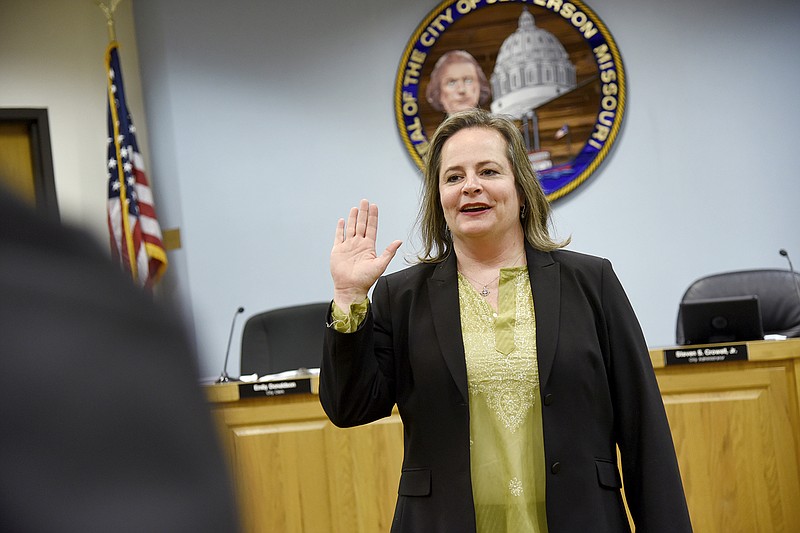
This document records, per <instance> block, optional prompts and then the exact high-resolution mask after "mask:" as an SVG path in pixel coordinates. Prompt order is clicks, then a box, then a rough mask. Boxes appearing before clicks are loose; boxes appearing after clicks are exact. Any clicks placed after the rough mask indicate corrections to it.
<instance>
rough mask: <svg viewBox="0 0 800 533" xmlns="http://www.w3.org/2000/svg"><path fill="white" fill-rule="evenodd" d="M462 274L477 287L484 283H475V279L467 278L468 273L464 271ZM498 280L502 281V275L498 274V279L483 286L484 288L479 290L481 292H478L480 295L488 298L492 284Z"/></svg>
mask: <svg viewBox="0 0 800 533" xmlns="http://www.w3.org/2000/svg"><path fill="white" fill-rule="evenodd" d="M461 273H462V274H464V277H465V278H467V279H468V280H470V281H471V282H472V283H474V284H476V285H483V283H479V282H477V281H475V280H474V279H472V278H471V277H469V276H467V274H466V273H464V272H463V271H461ZM497 279H500V274H498V275H497V277H496V278H494V279H493V280H492V281H490V282H489V283H487V284H486V285H483V288H482V289H481V290H479V291H478V294H480V295H481V296H483V297H484V298H486V297H487V296H489V292H490V291H489V285H491V284H492V283H494V282H495V280H497Z"/></svg>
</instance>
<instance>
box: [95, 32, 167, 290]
mask: <svg viewBox="0 0 800 533" xmlns="http://www.w3.org/2000/svg"><path fill="white" fill-rule="evenodd" d="M118 46H119V45H118V44H117V42H116V41H112V42H111V43H110V44H109V45H108V49H107V50H106V72H107V73H108V164H107V167H108V230H109V232H110V235H111V253H112V255H113V257H114V259H115V260H116V261H117V262H118V263H119V264H120V266H121V267H122V269H123V270H125V271H126V272H128V273H130V275H131V277H132V278H133V280H134V282H135V283H137V284H139V285H140V286H142V287H147V288H152V287H153V285H155V283H157V282H158V280H159V279H160V278H161V276H162V275H163V274H164V271H166V269H167V254H166V252H165V251H164V244H163V242H162V236H161V227H160V226H159V224H158V219H157V218H156V211H155V208H154V206H153V191H152V190H151V189H150V184H149V183H148V181H147V176H146V175H145V173H144V161H143V160H142V156H141V154H140V153H139V147H138V145H137V144H136V128H134V126H133V119H132V118H131V115H130V113H129V112H128V106H127V104H126V103H125V89H124V88H123V84H122V70H121V68H120V63H119V52H118V50H117V49H118ZM123 213H124V214H126V215H127V216H123Z"/></svg>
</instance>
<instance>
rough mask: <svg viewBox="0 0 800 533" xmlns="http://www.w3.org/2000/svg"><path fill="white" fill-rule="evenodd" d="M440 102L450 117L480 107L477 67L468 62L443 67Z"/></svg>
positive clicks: (479, 85)
mask: <svg viewBox="0 0 800 533" xmlns="http://www.w3.org/2000/svg"><path fill="white" fill-rule="evenodd" d="M439 89H440V91H441V97H440V101H441V104H442V107H443V108H444V110H445V112H446V113H447V114H448V115H452V114H453V113H456V112H457V111H464V110H465V109H472V108H473V107H478V100H479V99H480V94H481V84H480V80H478V71H477V70H476V69H475V65H473V64H472V63H469V62H466V61H459V62H457V63H450V64H449V65H445V66H444V67H442V81H441V84H440V87H439Z"/></svg>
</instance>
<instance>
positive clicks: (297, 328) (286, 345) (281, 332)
mask: <svg viewBox="0 0 800 533" xmlns="http://www.w3.org/2000/svg"><path fill="white" fill-rule="evenodd" d="M329 306H330V303H329V302H319V303H312V304H306V305H296V306H292V307H283V308H281V309H272V310H270V311H265V312H263V313H258V314H255V315H253V316H251V317H250V318H248V319H247V322H246V323H245V325H244V330H243V331H242V353H241V374H242V375H247V374H258V375H259V376H263V375H266V374H275V373H278V372H283V371H286V370H297V369H299V368H319V365H320V362H321V361H322V339H323V336H324V334H325V319H326V317H327V313H328V307H329Z"/></svg>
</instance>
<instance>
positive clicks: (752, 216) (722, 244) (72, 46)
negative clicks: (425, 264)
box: [0, 0, 800, 376]
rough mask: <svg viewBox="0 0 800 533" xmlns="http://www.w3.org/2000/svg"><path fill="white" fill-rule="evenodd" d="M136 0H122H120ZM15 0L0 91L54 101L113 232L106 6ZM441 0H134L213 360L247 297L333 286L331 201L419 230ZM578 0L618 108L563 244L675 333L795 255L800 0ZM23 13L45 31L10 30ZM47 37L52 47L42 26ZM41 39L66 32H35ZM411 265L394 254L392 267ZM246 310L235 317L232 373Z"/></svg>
mask: <svg viewBox="0 0 800 533" xmlns="http://www.w3.org/2000/svg"><path fill="white" fill-rule="evenodd" d="M131 1H132V0H123V2H122V3H121V4H120V8H119V10H121V11H122V12H123V13H124V12H125V9H128V10H130V9H131V7H130V6H131ZM8 4H9V1H8V0H3V3H2V4H0V5H2V17H0V45H2V46H0V65H2V70H0V105H2V106H4V107H11V106H14V105H20V104H22V103H30V102H33V101H34V100H35V101H37V102H44V105H51V126H53V128H54V130H55V128H56V126H55V125H54V124H53V122H54V117H55V118H57V119H58V122H59V125H60V126H59V127H60V128H62V129H59V130H58V131H54V137H55V138H54V157H55V158H56V181H57V183H58V188H59V200H60V201H61V203H62V211H67V212H68V213H69V214H70V216H72V217H74V218H78V219H81V220H83V221H85V222H86V223H87V225H89V226H91V227H93V228H94V231H96V233H97V234H98V235H104V231H105V226H104V224H105V219H104V216H105V215H104V200H105V197H104V187H103V182H104V169H102V168H100V169H95V167H94V165H95V163H94V158H95V153H96V154H97V156H96V157H98V158H100V160H101V161H102V159H103V157H104V155H103V154H104V139H105V131H104V128H105V100H104V96H103V94H102V91H103V83H104V82H103V79H102V78H101V79H100V80H99V82H98V81H95V80H94V79H92V80H91V81H89V80H88V79H87V78H88V77H89V76H91V77H96V76H97V74H96V73H90V72H89V71H90V70H92V69H93V68H95V67H94V65H98V66H97V68H98V69H102V54H103V51H104V47H105V41H106V39H105V28H104V25H103V22H102V15H100V14H99V13H95V10H97V8H96V7H94V4H93V2H91V1H90V0H86V1H85V2H81V1H78V0H72V1H71V2H69V4H74V5H73V6H71V7H70V8H69V9H68V8H66V7H64V8H62V7H60V6H61V4H62V2H58V1H56V0H50V1H48V2H47V5H48V7H51V8H52V9H50V12H56V14H55V15H51V16H50V17H45V16H43V15H38V13H42V12H44V13H45V14H47V13H48V10H47V9H44V10H41V9H39V8H38V7H27V6H28V3H27V2H22V1H21V0H14V1H13V2H11V6H12V7H13V8H14V10H16V12H19V11H23V12H25V13H26V16H25V17H23V18H24V20H21V21H20V22H18V23H14V24H10V23H8V22H7V20H8V19H7V17H6V12H7V7H6V6H7V5H8ZM41 4H42V2H39V3H38V4H37V6H41ZM51 4H52V5H51ZM87 4H88V7H87ZM437 4H438V2H436V1H432V0H408V1H406V2H387V1H375V2H363V1H358V2H357V1H355V0H339V1H337V2H325V1H320V0H312V1H311V2H280V3H279V2H246V1H243V0H237V1H234V2H227V3H223V2H216V1H210V0H192V1H190V0H172V1H171V2H159V1H157V0H135V1H134V2H133V4H132V5H133V7H132V9H133V13H134V16H135V28H136V39H135V40H134V39H133V36H132V35H131V36H126V35H119V40H120V42H121V43H122V45H123V48H122V57H123V61H124V62H125V61H128V62H130V61H132V60H133V59H135V58H134V56H133V54H134V50H132V48H134V44H133V43H134V42H136V43H137V44H138V52H139V60H140V63H141V79H142V85H143V91H142V92H143V95H144V112H145V113H146V116H145V117H142V116H141V115H142V113H140V112H138V109H139V108H134V118H135V120H136V122H137V127H139V129H140V130H141V124H142V123H143V122H144V120H145V118H146V119H147V124H148V125H149V133H150V139H149V143H148V145H149V146H150V152H149V157H148V168H149V171H150V172H149V174H150V175H151V178H152V181H153V182H154V188H155V190H156V201H157V202H158V208H159V216H160V218H161V220H162V225H163V226H164V227H177V226H180V228H181V231H182V237H183V248H182V250H180V251H179V252H171V253H170V261H171V266H170V271H169V273H168V276H169V278H168V279H167V281H166V283H165V288H166V292H167V294H168V295H169V294H173V293H174V294H177V295H180V297H181V298H182V301H183V304H184V308H185V309H186V311H187V315H188V316H189V317H193V319H194V324H195V326H196V331H197V340H198V346H199V348H200V351H201V365H202V369H203V372H204V374H205V375H207V376H215V375H218V374H219V372H220V370H221V364H222V359H223V358H224V354H225V345H226V343H227V339H228V332H229V327H230V319H231V317H232V315H233V313H234V311H235V309H236V308H237V307H238V306H240V305H242V306H244V307H245V308H246V309H247V312H246V313H245V317H242V318H246V316H249V315H250V314H251V313H255V312H258V311H261V310H264V309H269V308H273V307H279V306H283V305H292V304H296V303H304V302H310V301H316V300H326V299H328V298H329V295H330V290H331V284H330V280H329V275H328V270H327V261H328V252H329V250H330V244H331V240H332V235H333V230H334V227H335V224H336V219H337V218H338V217H340V216H344V215H345V214H346V212H347V209H348V208H349V207H350V206H351V205H353V204H354V203H356V202H357V201H358V199H359V198H361V197H368V198H369V199H371V200H373V201H376V202H377V203H378V204H379V205H380V207H381V215H382V219H381V230H380V235H379V238H380V240H381V242H383V243H388V242H390V241H391V240H392V239H394V238H402V239H407V238H408V237H409V234H410V233H411V231H412V223H413V220H414V218H415V216H416V210H417V201H418V189H419V184H420V180H419V178H418V171H417V169H416V167H415V166H414V164H413V163H412V161H411V159H410V157H409V156H408V155H407V154H406V152H405V149H404V147H403V146H402V144H401V142H400V139H399V135H398V133H397V131H396V127H395V122H394V115H393V112H394V109H393V103H392V97H393V88H394V87H393V83H394V76H395V70H396V68H397V66H398V63H399V60H400V56H401V54H402V51H403V48H404V46H405V45H406V42H407V40H408V39H409V37H410V36H411V33H412V32H413V31H414V29H415V28H416V26H417V24H418V23H419V22H420V21H421V20H422V19H423V18H424V17H425V15H426V14H427V13H428V12H429V11H430V10H431V9H433V8H435V7H436V5H437ZM589 5H590V7H592V8H593V9H594V11H596V12H597V14H598V15H599V16H600V17H601V18H602V19H603V20H604V21H605V23H606V24H607V25H608V27H609V29H610V31H611V33H612V34H613V36H614V37H615V39H616V41H617V44H618V45H619V48H620V50H621V52H622V55H623V60H624V62H625V66H626V68H627V74H628V83H629V84H628V90H629V93H628V94H629V100H628V109H627V113H626V119H625V123H624V127H623V130H622V132H621V134H620V137H619V139H618V141H617V143H616V147H615V149H614V150H613V151H612V155H611V156H610V157H609V158H608V160H607V161H606V163H605V164H604V165H603V166H602V167H601V169H600V171H599V172H598V173H596V175H595V176H594V177H593V178H592V179H591V180H589V182H588V183H586V184H584V185H582V186H581V187H580V188H579V189H578V190H577V191H576V192H573V193H571V194H570V195H568V196H567V197H566V198H564V199H563V200H559V201H558V202H556V204H555V221H556V226H557V229H558V233H559V234H560V235H562V236H564V235H567V234H571V235H572V236H573V244H572V245H571V246H570V248H572V249H575V250H580V251H585V252H589V253H594V254H598V255H604V256H606V257H609V258H610V259H611V260H612V261H613V263H614V265H615V268H616V270H617V272H618V274H619V276H620V278H621V279H622V281H623V284H624V285H625V287H626V289H627V290H628V293H629V296H630V297H631V300H632V302H633V304H634V307H635V308H636V310H637V312H638V315H639V318H640V320H641V322H642V325H643V328H644V331H645V334H646V336H647V339H648V342H649V343H650V344H651V345H653V346H656V345H666V344H670V343H671V342H672V341H673V337H674V322H675V314H676V311H677V303H678V301H679V299H680V297H681V294H682V293H683V290H684V289H685V288H686V286H687V285H688V284H689V283H690V282H691V281H692V280H694V279H695V278H697V277H699V276H702V275H704V274H707V273H711V272H717V271H722V270H733V269H742V268H759V267H775V268H784V267H785V266H786V264H785V262H784V260H783V258H781V257H780V256H779V255H778V253H777V250H778V249H779V248H786V249H788V250H789V252H790V253H792V254H793V256H794V258H795V259H796V261H798V262H800V235H799V234H798V230H797V228H798V227H800V214H799V213H798V209H797V207H796V204H797V199H798V198H800V179H798V177H797V172H796V167H795V165H794V157H793V156H794V152H793V150H792V147H793V143H794V141H795V139H796V138H797V134H796V131H795V128H796V126H795V125H796V124H798V123H800V104H798V100H797V97H796V93H797V90H798V87H800V61H798V60H797V58H796V57H792V55H791V54H792V53H794V52H795V51H797V50H800V34H798V33H797V32H796V31H795V29H794V28H793V24H794V21H796V20H797V18H798V15H800V4H798V3H797V2H795V1H794V0H776V1H775V2H772V3H771V4H770V7H769V9H754V8H753V4H752V2H746V1H745V0H732V1H729V2H705V3H697V2H693V1H689V0H676V1H673V2H661V1H655V0H644V1H640V2H636V3H631V2H626V1H624V0H603V1H602V2H600V1H597V0H595V1H590V2H589ZM76 6H79V7H76ZM75 10H77V11H78V12H80V13H81V16H80V17H79V16H78V14H76V12H75ZM34 13H36V14H37V15H36V16H35V17H34ZM56 15H58V16H60V17H65V18H56ZM97 17H100V19H101V20H100V21H99V22H98V21H97ZM90 18H91V20H90ZM65 21H66V23H65ZM23 23H24V24H25V27H27V28H31V27H34V28H40V29H41V32H33V35H29V32H25V31H22V30H21V29H15V28H16V27H18V26H21V25H22V24H23ZM120 23H121V21H119V20H118V26H119V25H120ZM129 27H130V28H131V29H132V28H133V24H130V26H129ZM9 30H11V31H12V36H11V37H9V36H8V35H6V31H9ZM118 33H120V34H121V33H122V32H121V31H120V29H119V28H118ZM45 34H46V35H48V38H47V39H43V35H45ZM87 34H91V35H93V37H92V38H91V41H92V42H91V43H88V42H85V41H87V39H89V38H88V37H87ZM56 37H57V38H58V41H59V43H60V44H58V45H57V46H56V45H55V44H53V45H46V41H48V40H53V39H55V38H56ZM9 39H10V40H11V44H12V45H13V46H14V47H15V49H14V50H13V51H11V52H9V51H8V50H7V49H6V45H7V42H8V40H9ZM47 46H49V47H50V48H58V49H57V50H50V49H49V48H47V49H41V48H42V47H47ZM29 47H32V48H33V49H34V51H36V53H34V52H32V51H30V50H28V49H27V48H29ZM90 49H91V50H90ZM48 52H49V53H48ZM92 54H96V58H91V59H87V57H86V56H87V55H92ZM42 56H45V57H44V59H42ZM51 56H54V57H57V59H51ZM787 57H788V59H786V58H787ZM7 62H10V63H11V64H12V67H13V69H12V73H13V79H14V81H13V82H12V87H14V88H15V89H14V91H11V90H10V89H9V88H8V87H9V85H8V82H7V81H6V79H7V75H6V72H7V70H6V63H7ZM38 65H42V66H50V65H52V67H53V68H55V69H58V70H57V72H58V76H57V77H56V75H52V76H51V77H50V78H48V80H51V85H53V86H52V87H49V88H47V89H43V88H42V87H41V86H40V85H41V84H40V83H39V77H40V76H41V75H42V74H41V72H42V71H43V69H42V68H40V67H38ZM123 68H125V69H126V70H125V74H126V89H128V92H129V93H131V92H135V91H136V87H131V85H132V83H134V82H133V81H132V80H131V78H132V77H134V75H135V74H134V72H132V71H133V70H134V69H133V68H129V67H128V64H125V65H124V67H123ZM99 75H100V76H102V73H101V74H99ZM55 82H57V83H55ZM98 83H99V86H98ZM59 84H60V85H65V86H67V88H68V90H67V92H66V93H65V94H64V96H63V97H62V96H56V95H55V94H56V93H57V92H59V89H58V87H57V86H58V85H59ZM41 91H45V94H43V95H42V97H41V98H38V99H36V98H34V96H35V95H36V93H37V92H41ZM89 91H95V92H98V93H99V94H98V96H96V97H95V96H94V95H92V96H89ZM59 94H60V93H59ZM23 96H25V98H27V100H26V99H25V98H23ZM21 100H25V102H22V101H21ZM97 101H99V102H100V103H99V106H98V104H97V103H96V102H97ZM76 102H77V103H78V105H77V106H76V105H75V103H76ZM68 104H72V105H68ZM37 105H38V104H37ZM92 106H98V109H97V110H91V112H93V113H96V114H97V116H96V117H95V118H91V117H90V115H89V112H90V110H89V108H90V107H92ZM72 107H80V108H81V110H82V112H78V111H71V110H68V109H67V108H72ZM90 119H91V120H92V121H93V122H96V121H99V122H100V124H101V126H100V128H99V132H100V135H101V136H102V139H101V140H100V142H99V146H98V147H97V148H92V149H88V148H87V146H88V144H92V146H94V143H95V142H97V141H96V139H94V136H95V135H96V134H95V133H90V132H88V131H84V130H82V129H78V128H80V127H81V124H82V123H84V122H87V121H88V120H90ZM61 124H63V126H62V125H61ZM65 130H70V131H69V135H67V132H66V131H65ZM56 134H58V135H56ZM90 136H91V137H92V138H91V139H88V137H90ZM71 137H75V139H74V140H72V139H71ZM73 143H79V144H80V146H77V147H73V146H72V144H73ZM73 152H77V154H79V155H73ZM73 157H77V158H80V161H79V162H71V161H72V160H71V159H70V158H73ZM80 165H84V166H85V168H86V169H87V170H85V171H84V170H83V169H84V167H81V166H80ZM90 166H91V172H90V171H89V170H88V168H89V167H90ZM94 173H96V174H94ZM97 183H99V184H100V185H99V188H98V185H97ZM65 204H66V205H65ZM69 206H73V207H69ZM403 250H405V251H406V252H409V253H411V252H413V248H412V247H409V246H404V248H402V249H401V252H402V251H403ZM402 266H403V263H402V261H401V260H399V259H395V262H394V263H393V264H392V266H391V267H390V268H391V269H393V270H395V269H399V268H401V267H402ZM243 322H244V321H243V320H241V321H240V322H239V324H238V325H237V328H236V332H235V334H234V344H233V349H232V354H233V355H232V356H231V363H230V365H229V369H228V370H229V373H231V374H232V375H235V374H237V373H238V353H239V352H238V346H239V343H238V338H239V335H240V332H241V326H242V323H243Z"/></svg>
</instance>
